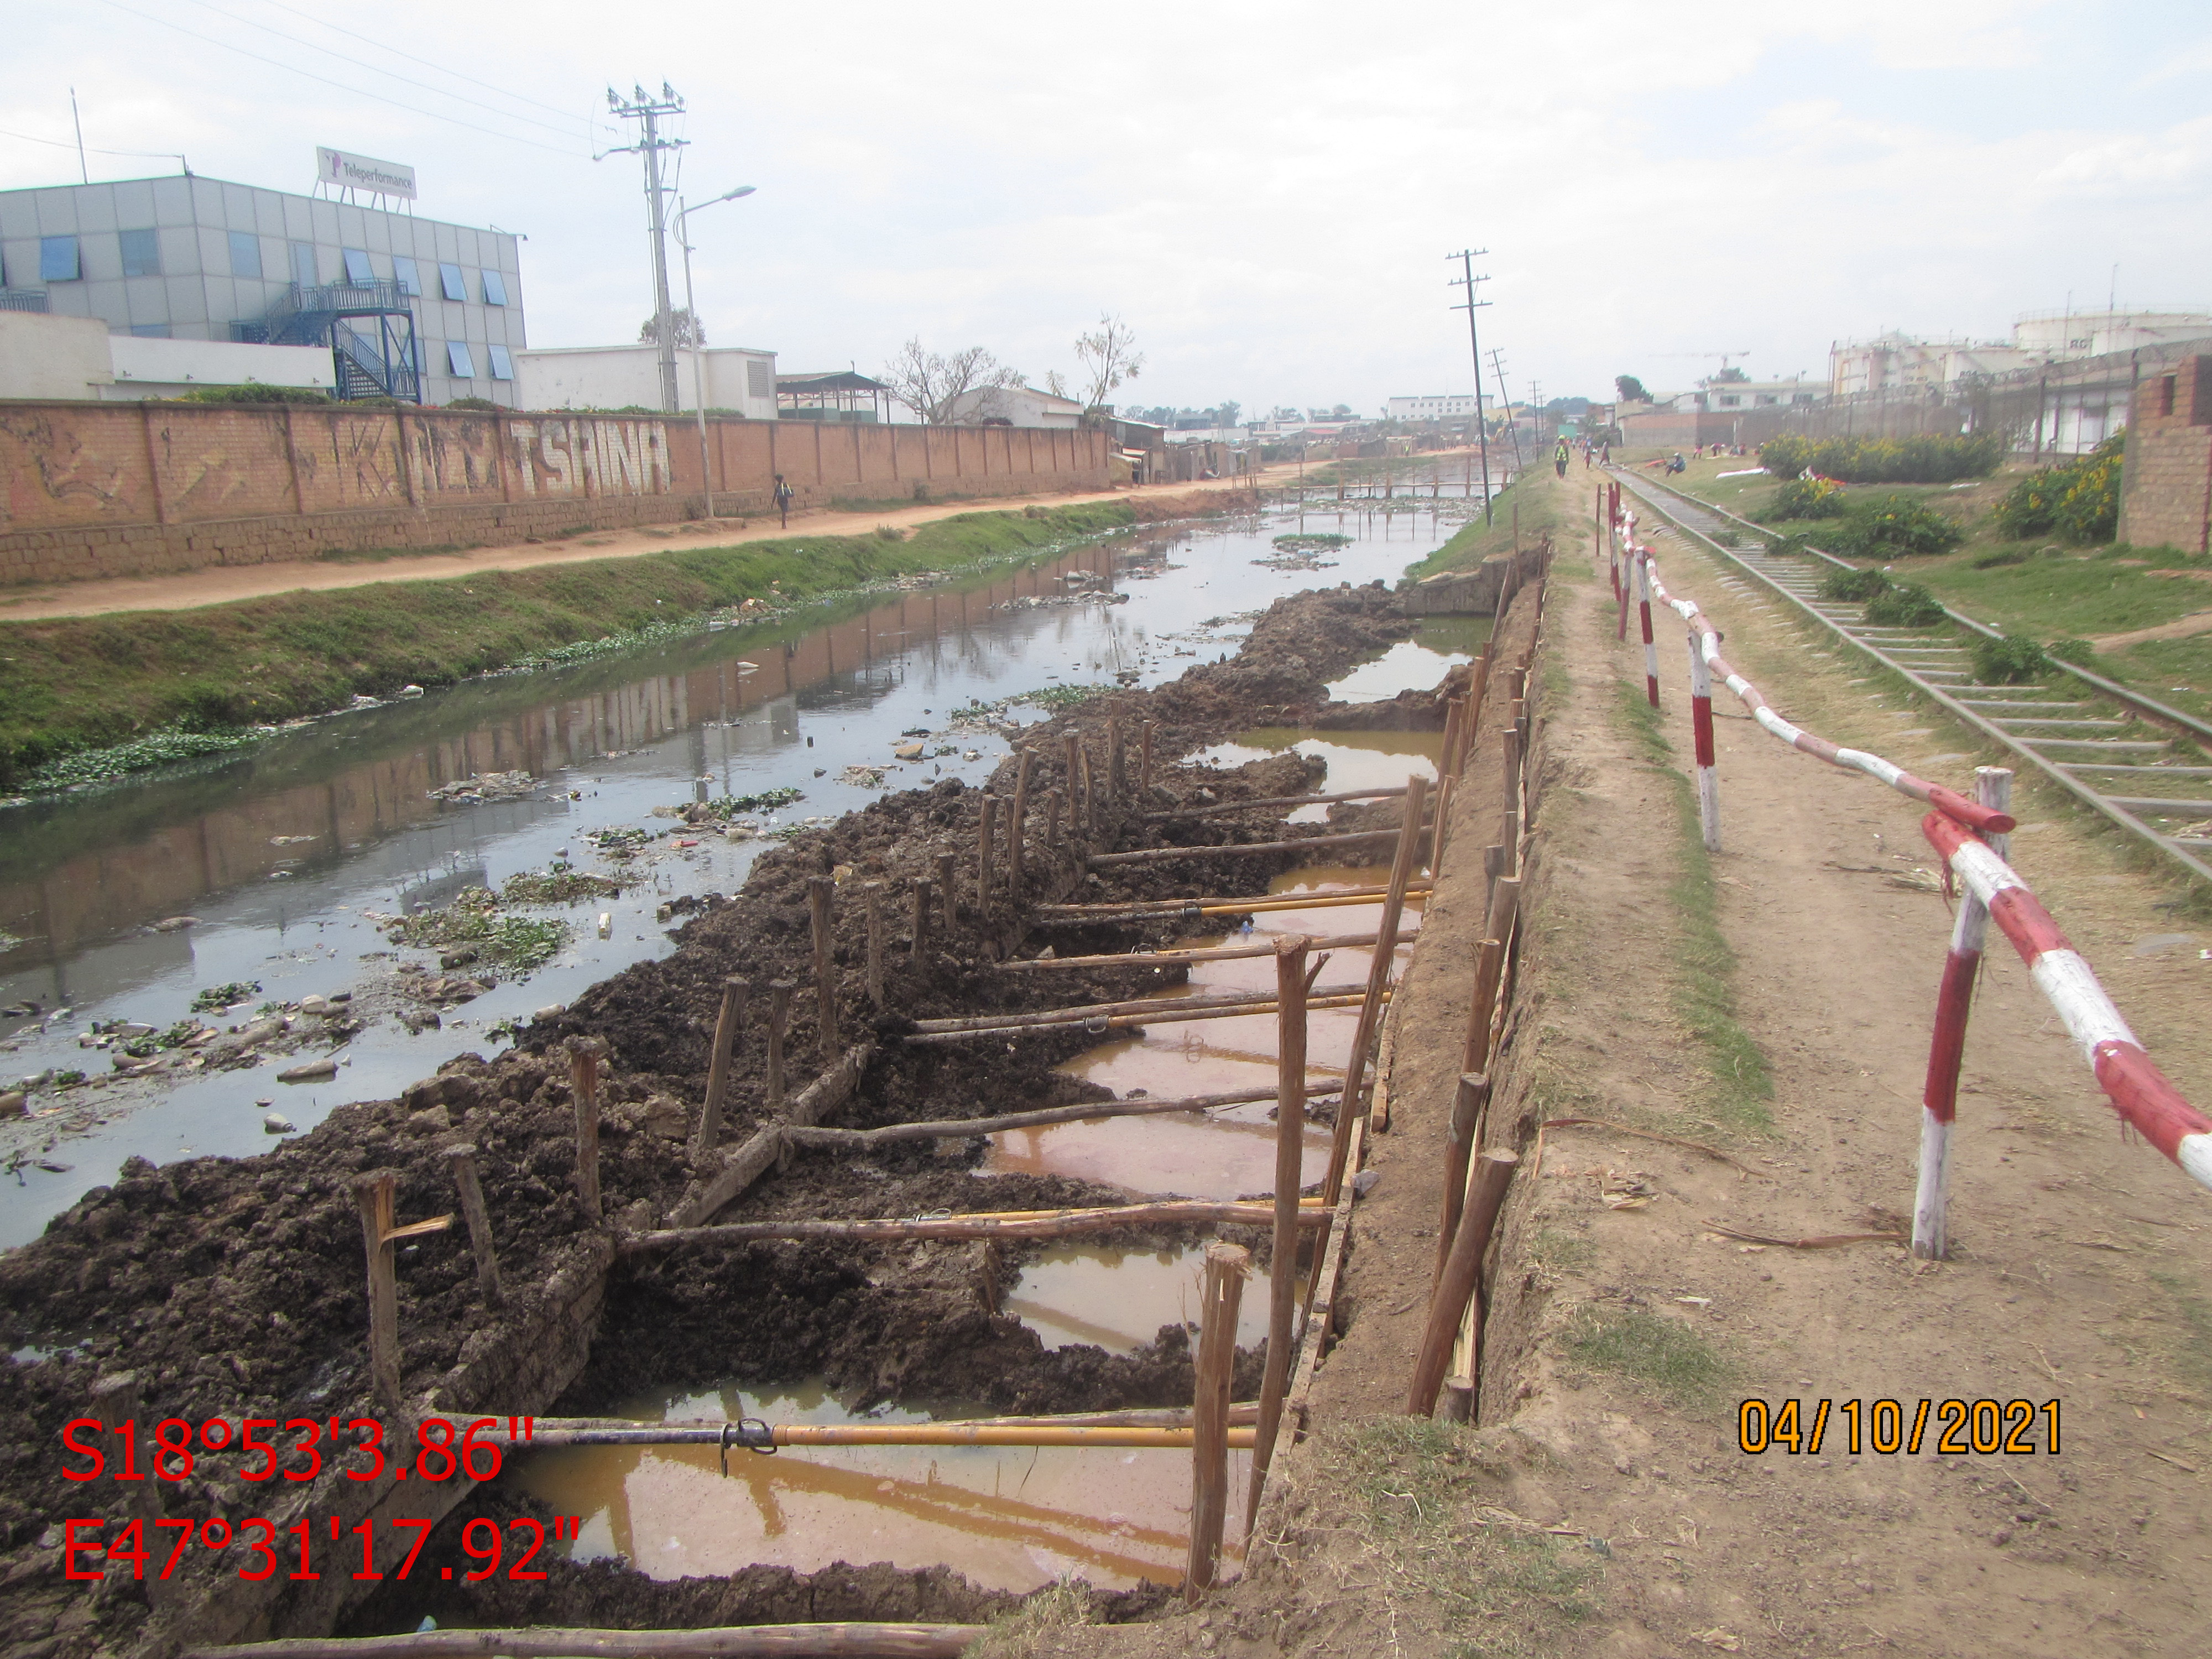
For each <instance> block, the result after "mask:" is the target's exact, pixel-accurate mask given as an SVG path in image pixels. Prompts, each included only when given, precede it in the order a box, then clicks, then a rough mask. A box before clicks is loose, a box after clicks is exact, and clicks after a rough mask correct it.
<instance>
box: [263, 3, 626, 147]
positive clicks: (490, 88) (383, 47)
mask: <svg viewBox="0 0 2212 1659" xmlns="http://www.w3.org/2000/svg"><path fill="white" fill-rule="evenodd" d="M262 3H263V4H264V5H269V6H274V7H275V8H276V9H277V10H279V11H289V12H290V13H291V14H292V15H293V16H295V17H298V18H302V19H304V20H305V21H307V22H310V23H314V24H319V26H321V27H324V28H326V29H331V30H334V31H335V32H337V33H339V34H343V35H345V36H347V37H348V38H349V39H351V40H359V41H362V42H364V43H365V44H367V45H368V46H374V47H375V48H376V49H377V50H378V51H380V52H390V53H391V54H392V56H393V57H394V58H405V59H406V60H407V61H408V62H409V63H410V64H422V67H423V68H425V69H434V70H437V71H438V72H439V73H440V74H441V75H450V76H453V79H455V80H456V81H466V82H468V83H469V84H470V85H471V86H476V87H482V88H484V90H486V91H487V92H495V93H497V94H499V95H500V96H501V97H502V98H512V99H513V100H514V101H515V102H516V103H518V104H528V105H531V106H532V107H534V108H537V109H542V110H544V111H545V112H547V113H549V114H552V115H558V116H562V117H563V118H566V119H568V120H571V121H574V120H578V119H581V120H582V121H583V123H584V125H585V126H586V127H587V128H590V127H592V125H593V123H592V119H591V118H590V117H589V116H583V117H579V116H577V115H575V114H574V113H572V112H569V111H568V110H564V109H562V108H561V107H559V106H557V105H554V104H544V103H540V102H538V100H537V99H535V98H532V97H530V96H529V95H528V94H524V93H520V92H510V91H508V90H507V88H505V87H500V86H495V85H493V84H492V82H489V81H479V80H477V77H476V76H473V75H464V74H462V73H461V72H460V70H451V69H447V67H446V66H445V65H444V64H440V63H435V62H433V61H432V60H431V59H429V58H417V57H416V55H415V54H414V53H413V52H402V51H400V50H399V48H398V47H397V46H389V45H387V44H386V43H385V42H384V41H382V40H378V39H376V38H375V37H374V35H368V34H362V33H356V31H354V30H352V29H349V28H347V27H344V25H343V24H340V23H333V22H331V21H329V20H328V19H326V18H321V17H317V16H316V15H313V13H312V12H304V11H301V9H299V8H298V7H297V6H288V5H286V4H285V3H284V0H262Z"/></svg>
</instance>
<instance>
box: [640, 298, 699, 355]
mask: <svg viewBox="0 0 2212 1659" xmlns="http://www.w3.org/2000/svg"><path fill="white" fill-rule="evenodd" d="M668 323H669V328H670V330H671V332H673V333H674V335H675V336H676V343H677V344H678V346H681V347H684V348H685V349H689V348H690V347H692V346H702V345H704V344H706V343H707V330H706V328H705V326H704V325H702V323H701V322H700V321H699V319H697V318H696V317H694V316H693V315H692V314H691V313H690V310H689V309H688V308H687V307H683V306H678V307H677V308H676V309H675V310H673V311H671V312H670V313H668ZM637 337H638V340H639V343H641V344H644V345H659V343H660V319H659V318H658V317H648V318H647V319H645V321H644V322H643V323H642V324H641V325H639V327H638V331H637Z"/></svg>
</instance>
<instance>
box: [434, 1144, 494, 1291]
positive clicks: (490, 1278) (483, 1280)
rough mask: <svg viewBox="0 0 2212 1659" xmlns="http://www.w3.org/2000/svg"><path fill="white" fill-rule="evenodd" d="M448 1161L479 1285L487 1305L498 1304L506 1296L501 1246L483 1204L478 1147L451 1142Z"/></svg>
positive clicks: (447, 1152)
mask: <svg viewBox="0 0 2212 1659" xmlns="http://www.w3.org/2000/svg"><path fill="white" fill-rule="evenodd" d="M446 1162H447V1164H451V1165H452V1166H453V1186H454V1187H455V1188H456V1189H458V1190H459V1193H460V1195H461V1214H462V1216H463V1218H465V1219H466V1220H467V1222H468V1224H469V1248H470V1249H472V1250H474V1251H475V1252H476V1255H477V1289H478V1290H480V1291H483V1299H484V1305H485V1306H487V1307H492V1308H496V1307H499V1306H500V1305H501V1304H502V1303H504V1302H505V1301H506V1299H507V1298H506V1295H505V1293H504V1292H503V1291H501V1288H500V1282H499V1246H498V1245H497V1244H496V1243H494V1242H493V1239H492V1236H491V1212H489V1210H487V1209H485V1208H484V1195H483V1182H480V1181H478V1180H477V1149H476V1148H475V1147H474V1146H448V1147H447V1148H446Z"/></svg>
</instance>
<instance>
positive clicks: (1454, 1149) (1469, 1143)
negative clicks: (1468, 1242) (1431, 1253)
mask: <svg viewBox="0 0 2212 1659" xmlns="http://www.w3.org/2000/svg"><path fill="white" fill-rule="evenodd" d="M1489 1103H1490V1079H1488V1078H1486V1077H1485V1076H1484V1075H1483V1074H1482V1073H1480V1072H1462V1073H1460V1074H1459V1089H1458V1091H1456V1092H1455V1094H1454V1095H1453V1097H1452V1112H1451V1127H1450V1130H1449V1133H1448V1135H1447V1138H1446V1139H1445V1141H1444V1211H1443V1220H1442V1221H1441V1222H1439V1223H1438V1224H1437V1276H1438V1277H1439V1278H1441V1277H1442V1276H1443V1270H1444V1258H1445V1257H1446V1256H1448V1255H1450V1254H1451V1242H1452V1235H1453V1234H1454V1233H1455V1232H1456V1231H1458V1230H1459V1215H1460V1211H1461V1210H1462V1208H1463V1207H1465V1206H1466V1203H1467V1166H1468V1159H1469V1158H1472V1157H1473V1156H1474V1142H1475V1137H1476V1134H1477V1133H1478V1132H1479V1131H1480V1128H1481V1127H1482V1109H1483V1108H1484V1107H1486V1106H1487V1105H1488V1104H1489ZM1431 1288H1432V1293H1433V1286H1432V1287H1431Z"/></svg>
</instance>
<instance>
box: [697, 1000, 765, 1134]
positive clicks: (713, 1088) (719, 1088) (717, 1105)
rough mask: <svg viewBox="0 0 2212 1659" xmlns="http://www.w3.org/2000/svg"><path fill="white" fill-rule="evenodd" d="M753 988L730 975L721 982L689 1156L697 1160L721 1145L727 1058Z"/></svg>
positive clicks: (739, 1032) (735, 1042)
mask: <svg viewBox="0 0 2212 1659" xmlns="http://www.w3.org/2000/svg"><path fill="white" fill-rule="evenodd" d="M751 992H752V987H751V985H750V984H749V983H748V982H746V981H744V980H742V979H740V978H738V976H737V975H734V974H732V975H731V976H730V977H729V978H727V979H726V980H724V981H722V1007H721V1012H720V1013H718V1014H717V1015H715V1017H714V1054H712V1055H711V1056H710V1057H709V1058H708V1061H707V1101H706V1104H705V1105H703V1106H702V1107H701V1108H700V1109H699V1133H698V1134H697V1135H696V1137H695V1138H694V1139H693V1142H692V1148H691V1156H692V1158H694V1159H695V1160H696V1159H697V1158H701V1157H703V1156H704V1155H705V1154H707V1153H708V1152H713V1151H714V1148H715V1147H717V1146H720V1145H721V1144H722V1102H723V1097H724V1096H725V1095H726V1093H727V1092H728V1091H729V1086H730V1058H731V1055H732V1053H733V1052H734V1051H735V1050H736V1048H737V1046H738V1039H739V1038H741V1037H742V1036H744V1029H745V1000H746V999H747V997H749V996H750V994H751Z"/></svg>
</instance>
